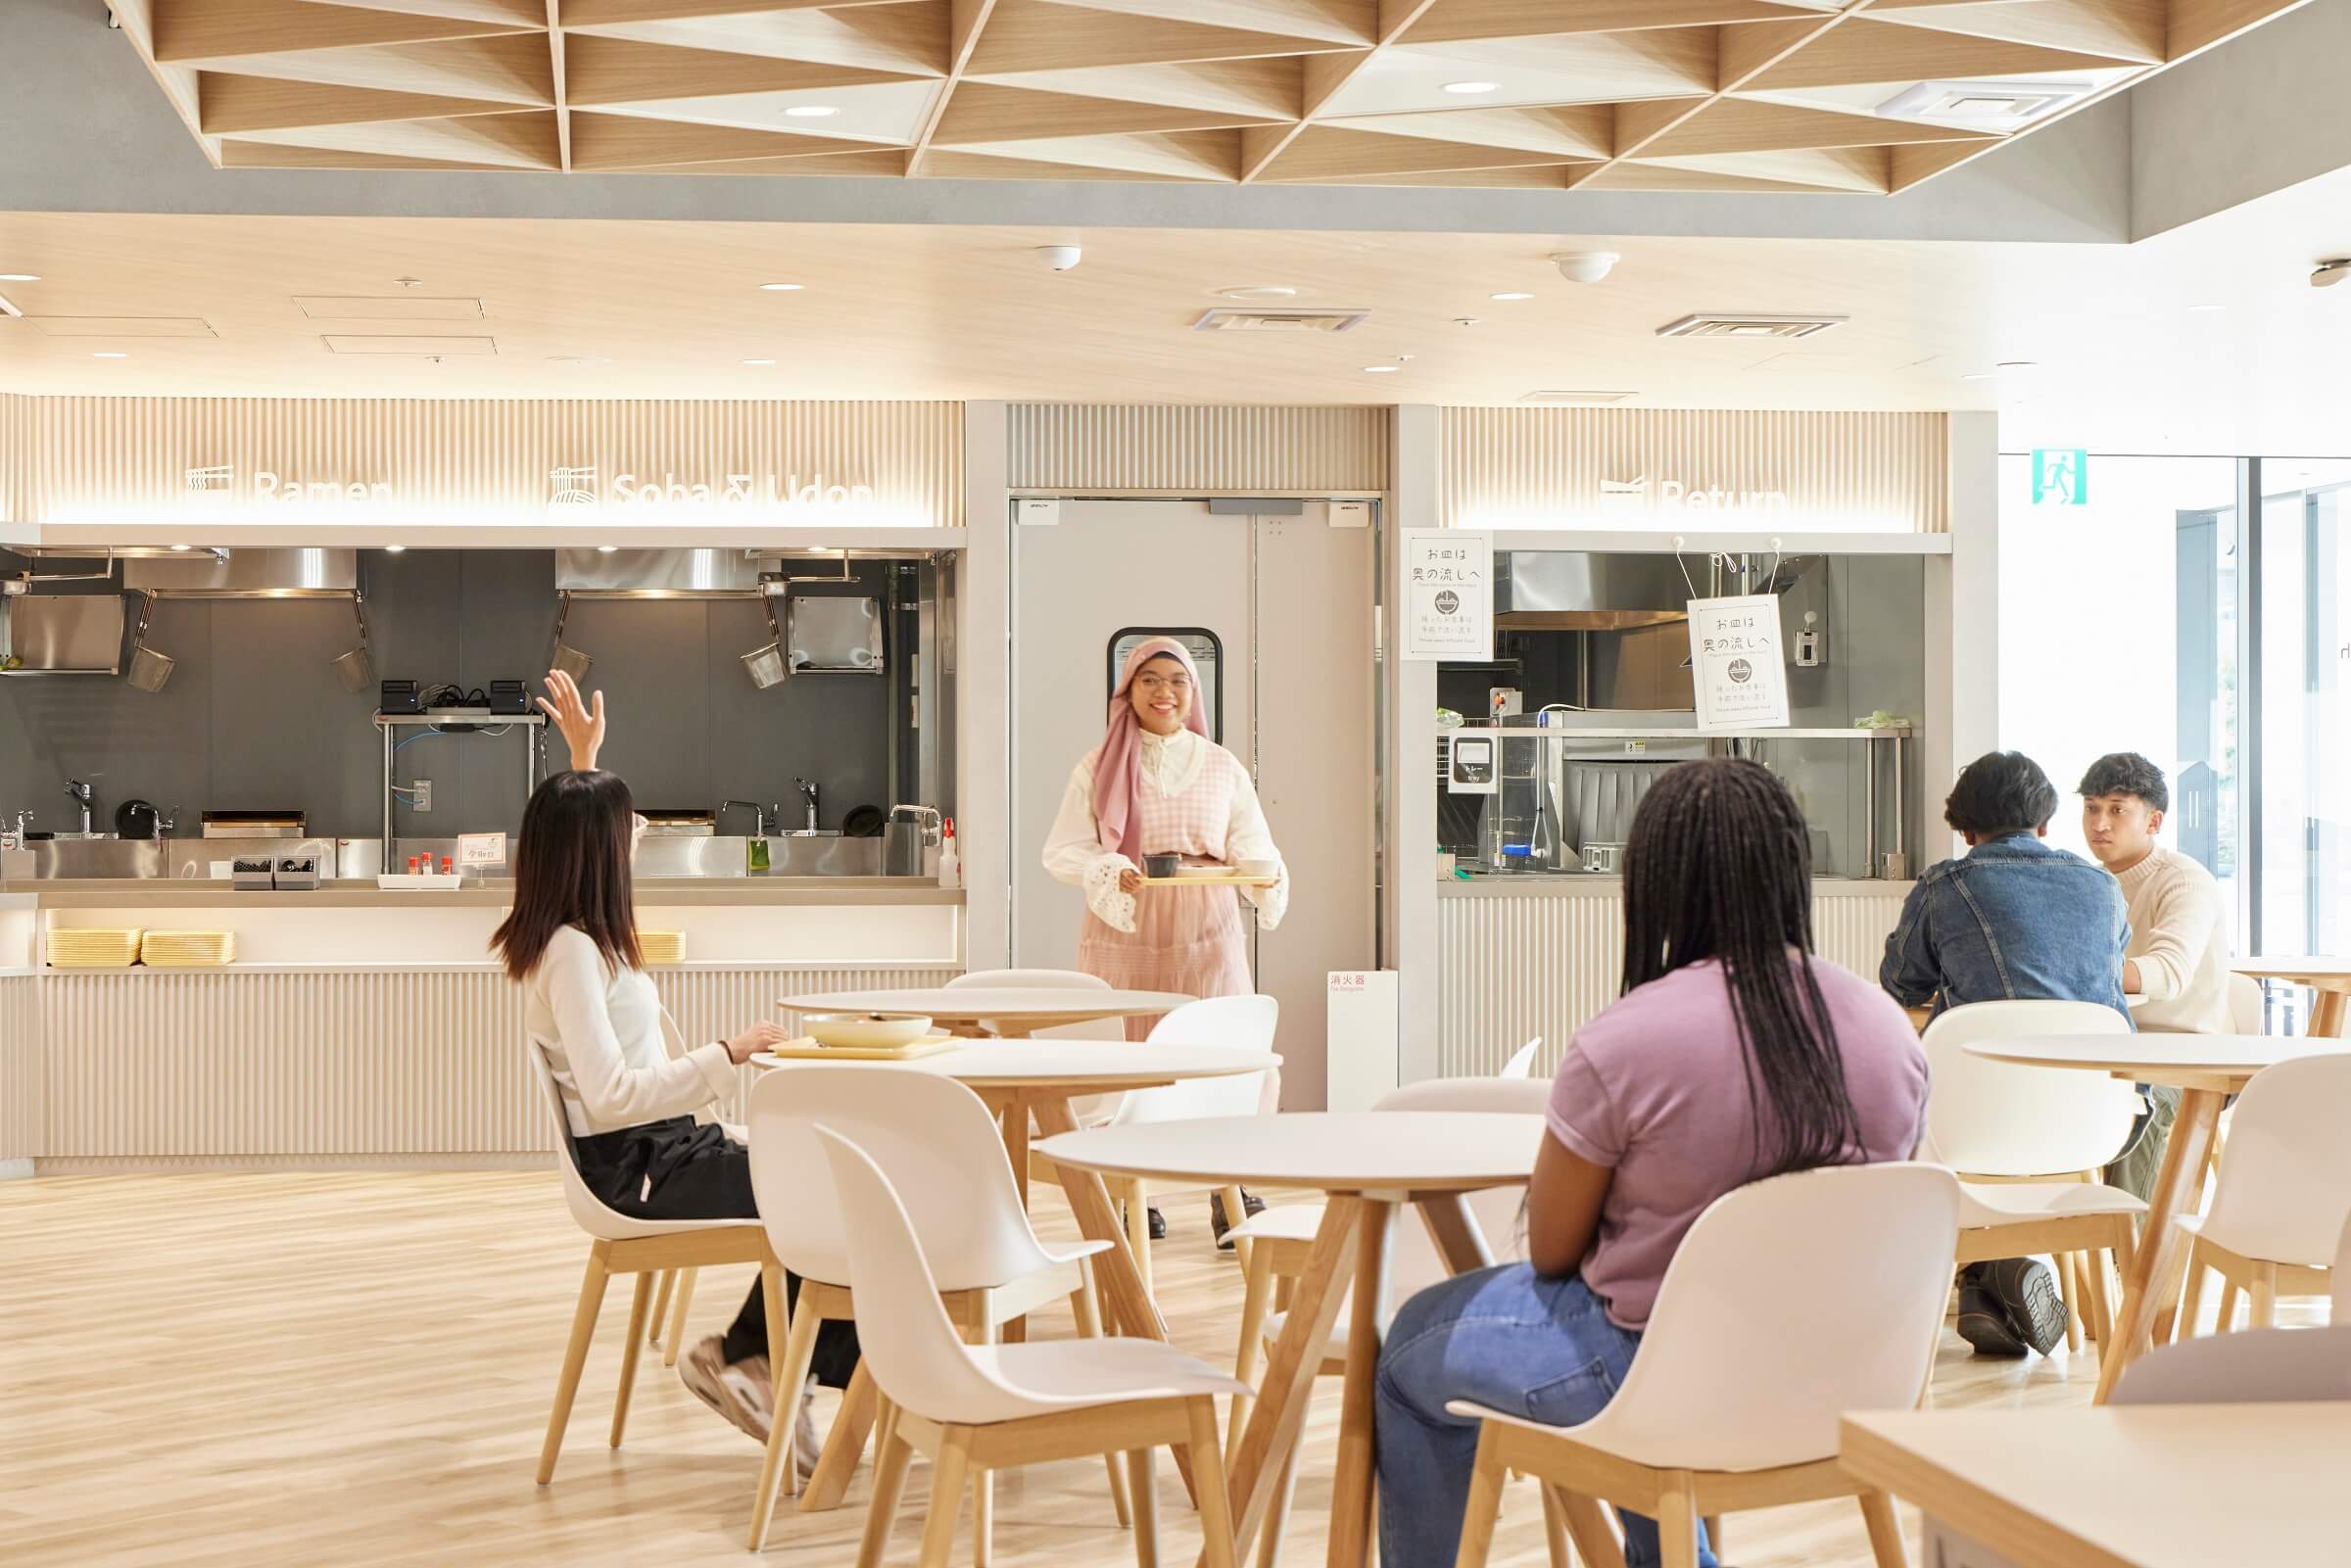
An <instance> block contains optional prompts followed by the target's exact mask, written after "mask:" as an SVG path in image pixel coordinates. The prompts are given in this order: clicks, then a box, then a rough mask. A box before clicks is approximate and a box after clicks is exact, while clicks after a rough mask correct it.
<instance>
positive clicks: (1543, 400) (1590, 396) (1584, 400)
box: [1518, 392, 1641, 408]
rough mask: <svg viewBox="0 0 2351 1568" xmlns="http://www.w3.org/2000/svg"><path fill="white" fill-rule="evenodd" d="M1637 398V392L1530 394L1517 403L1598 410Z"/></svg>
mask: <svg viewBox="0 0 2351 1568" xmlns="http://www.w3.org/2000/svg"><path fill="white" fill-rule="evenodd" d="M1639 396H1641V394H1639V393H1638V392H1530V393H1528V394H1527V395H1526V396H1525V397H1523V398H1520V399H1519V400H1518V401H1519V402H1520V403H1524V404H1536V405H1538V406H1541V407H1545V408H1598V407H1600V406H1602V405H1603V404H1611V403H1623V402H1624V401H1625V400H1627V399H1628V398H1638V397H1639Z"/></svg>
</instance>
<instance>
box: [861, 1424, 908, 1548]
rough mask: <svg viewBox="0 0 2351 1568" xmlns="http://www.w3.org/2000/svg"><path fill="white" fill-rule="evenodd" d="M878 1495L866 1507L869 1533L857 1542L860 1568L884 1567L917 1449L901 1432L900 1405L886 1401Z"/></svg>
mask: <svg viewBox="0 0 2351 1568" xmlns="http://www.w3.org/2000/svg"><path fill="white" fill-rule="evenodd" d="M875 1443H876V1446H877V1449H878V1452H877V1453H876V1456H875V1459H874V1499H873V1501H872V1502H871V1503H869V1504H867V1506H866V1510H865V1534H864V1535H863V1536H862V1537H861V1538H860V1539H859V1540H858V1543H857V1568H882V1553H883V1551H884V1549H885V1548H887V1547H888V1544H889V1527H890V1526H891V1525H893V1524H895V1523H896V1522H897V1517H898V1497H900V1495H901V1494H903V1493H904V1492H905V1490H906V1464H907V1461H908V1460H909V1459H910V1458H912V1457H913V1454H914V1449H911V1448H909V1447H908V1446H907V1444H906V1442H905V1440H904V1439H902V1438H900V1437H899V1436H898V1407H897V1406H896V1405H894V1404H892V1403H890V1402H888V1400H885V1401H883V1402H882V1417H881V1426H880V1429H879V1432H878V1435H877V1436H876V1438H875Z"/></svg>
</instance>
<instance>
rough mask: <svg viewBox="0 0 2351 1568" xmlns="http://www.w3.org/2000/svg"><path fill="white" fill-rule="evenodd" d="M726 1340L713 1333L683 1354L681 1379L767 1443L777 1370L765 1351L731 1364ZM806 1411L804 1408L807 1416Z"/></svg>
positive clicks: (737, 1425) (754, 1437)
mask: <svg viewBox="0 0 2351 1568" xmlns="http://www.w3.org/2000/svg"><path fill="white" fill-rule="evenodd" d="M724 1343H725V1342H724V1341H723V1340H722V1339H721V1338H720V1337H719V1336H718V1335H716V1334H713V1335H711V1336H710V1337H709V1338H708V1339H705V1340H703V1341H701V1342H700V1343H699V1344H697V1345H696V1346H695V1347H694V1349H692V1350H690V1351H688V1352H687V1353H686V1354H683V1355H681V1356H679V1357H678V1380H679V1381H680V1382H682V1383H684V1384H685V1385H686V1387H687V1388H688V1389H690V1390H692V1391H693V1393H694V1397H695V1398H696V1399H697V1400H699V1401H701V1402H703V1403H704V1404H707V1405H708V1406H710V1408H712V1409H713V1410H716V1411H717V1412H718V1413H719V1414H720V1415H723V1416H725V1417H726V1418H727V1422H728V1424H729V1425H731V1426H733V1427H734V1428H735V1429H736V1430H737V1431H739V1432H742V1433H744V1434H745V1435H746V1436H748V1437H749V1438H750V1439H751V1440H752V1441H753V1442H755V1443H758V1444H760V1445H762V1446H764V1445H765V1444H766V1442H767V1433H768V1425H769V1422H770V1420H771V1418H772V1415H773V1411H772V1409H771V1406H770V1391H771V1390H772V1389H773V1387H774V1385H775V1374H774V1373H773V1372H771V1371H769V1370H768V1365H767V1357H766V1356H764V1355H748V1356H745V1357H744V1358H743V1359H742V1360H740V1361H737V1362H734V1363H733V1364H731V1365H730V1364H729V1363H728V1361H727V1357H726V1352H725V1350H724V1349H723V1346H724ZM806 1414H807V1412H806V1411H805V1410H802V1412H801V1415H802V1418H803V1419H805V1418H806ZM795 1436H796V1434H795Z"/></svg>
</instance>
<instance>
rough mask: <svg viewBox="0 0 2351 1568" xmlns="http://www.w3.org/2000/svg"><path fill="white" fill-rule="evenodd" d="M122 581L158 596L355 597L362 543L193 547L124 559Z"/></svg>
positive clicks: (130, 586) (132, 589) (218, 597)
mask: <svg viewBox="0 0 2351 1568" xmlns="http://www.w3.org/2000/svg"><path fill="white" fill-rule="evenodd" d="M122 586H123V587H124V588H126V589H128V590H130V591H131V592H132V593H136V594H154V595H156V597H158V598H210V599H264V598H350V597H352V596H353V595H355V594H358V593H359V591H360V552H359V551H358V550H356V549H232V550H191V551H189V552H187V553H185V554H168V555H141V556H138V557H135V558H131V559H126V560H124V561H123V562H122Z"/></svg>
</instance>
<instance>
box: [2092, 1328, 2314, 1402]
mask: <svg viewBox="0 0 2351 1568" xmlns="http://www.w3.org/2000/svg"><path fill="white" fill-rule="evenodd" d="M2307 1402H2320V1403H2334V1402H2351V1323H2337V1324H2335V1325H2333V1326H2332V1327H2329V1328H2256V1329H2247V1330H2246V1331H2245V1332H2244V1333H2242V1334H2228V1335H2223V1336H2219V1337H2215V1338H2209V1339H2200V1340H2188V1341H2185V1342H2184V1343H2182V1344H2179V1345H2158V1346H2156V1347H2155V1348H2154V1349H2153V1350H2151V1351H2149V1352H2147V1354H2144V1355H2142V1356H2140V1357H2139V1358H2138V1359H2137V1360H2135V1361H2133V1362H2132V1363H2131V1365H2130V1367H2129V1368H2128V1369H2127V1370H2126V1371H2125V1372H2124V1373H2123V1377H2122V1381H2121V1382H2119V1383H2117V1384H2116V1385H2115V1386H2114V1397H2113V1398H2112V1399H2111V1400H2109V1401H2108V1403H2110V1404H2295V1403H2307Z"/></svg>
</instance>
